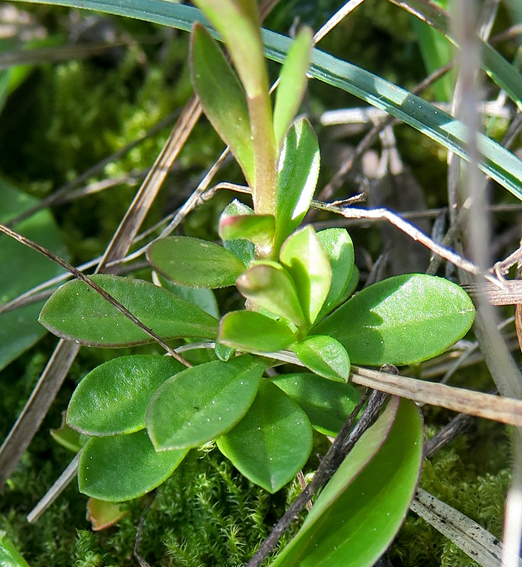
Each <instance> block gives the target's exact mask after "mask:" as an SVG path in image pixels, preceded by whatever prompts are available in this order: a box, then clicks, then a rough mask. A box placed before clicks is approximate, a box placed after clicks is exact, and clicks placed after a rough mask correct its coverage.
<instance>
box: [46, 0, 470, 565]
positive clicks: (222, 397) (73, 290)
mask: <svg viewBox="0 0 522 567" xmlns="http://www.w3.org/2000/svg"><path fill="white" fill-rule="evenodd" d="M199 5H200V7H201V9H202V10H203V11H204V12H205V13H206V15H207V16H208V18H209V19H210V20H211V22H212V24H213V25H214V26H215V28H216V29H217V30H218V31H219V33H220V34H221V35H222V37H223V38H224V40H225V43H226V45H227V47H228V49H229V53H230V56H231V59H232V62H233V64H234V66H235V71H234V69H233V68H232V66H231V65H230V64H229V63H228V62H227V60H226V58H225V56H224V55H223V53H222V52H221V50H220V48H219V47H218V45H217V44H216V42H215V40H214V39H212V36H211V35H210V33H209V32H208V31H206V29H205V28H204V27H203V26H201V25H199V24H197V25H196V26H195V27H194V29H193V32H192V39H191V72H192V80H193V84H194V88H195V90H196V92H197V94H198V96H199V99H200V101H201V104H202V106H203V109H204V111H205V113H206V115H207V117H208V118H209V120H210V121H211V123H212V124H213V126H214V128H215V129H216V131H217V132H218V133H219V134H220V135H221V137H222V138H223V140H224V141H225V142H227V144H229V146H230V148H231V150H232V152H233V154H234V156H235V157H236V160H237V162H238V163H239V165H240V167H241V169H242V171H243V173H244V176H245V179H246V181H247V184H248V186H249V189H250V191H251V193H252V201H253V209H250V208H249V207H247V206H246V205H244V204H242V203H240V202H238V201H234V202H232V203H230V204H229V205H228V207H227V208H226V209H225V211H224V213H223V215H222V216H221V219H220V225H219V233H220V236H221V238H222V240H223V244H224V246H219V245H217V244H214V243H211V242H207V241H203V240H199V239H195V238H188V237H178V236H174V237H167V238H163V239H160V240H158V241H156V242H154V243H152V244H151V245H150V247H149V249H148V259H149V262H150V263H151V265H152V266H153V268H154V269H155V271H156V277H157V279H158V282H160V283H161V284H162V286H161V287H160V286H157V285H153V284H151V283H148V282H145V281H140V280H133V279H129V278H123V277H118V276H113V275H95V276H92V277H91V278H90V281H91V283H93V285H94V286H97V288H98V290H99V289H100V288H101V290H103V291H104V292H105V294H106V297H104V296H102V295H100V294H98V293H96V292H95V290H93V288H92V287H90V286H89V285H86V283H85V282H83V281H73V282H70V283H68V284H66V285H64V286H63V287H61V288H60V289H58V290H57V291H56V292H55V293H54V294H53V296H52V297H51V298H50V299H49V300H48V302H47V303H46V305H45V307H44V309H43V310H42V313H41V315H40V321H41V322H42V323H43V324H44V325H45V326H46V327H47V328H48V329H49V330H51V331H52V332H53V333H55V334H56V335H58V336H60V337H63V338H67V339H71V340H75V341H77V342H80V343H82V344H85V345H90V346H110V347H119V346H131V345H136V344H140V343H143V342H147V341H150V336H151V330H152V331H153V332H154V333H155V336H157V337H159V338H160V339H161V341H163V342H162V343H161V344H162V345H164V346H166V347H167V349H168V350H169V353H170V354H175V353H174V352H173V351H172V349H171V348H170V347H169V345H168V344H167V343H165V342H164V341H170V340H171V339H183V340H186V341H194V340H200V341H204V342H205V345H204V346H205V347H214V353H215V354H214V358H215V359H214V360H211V361H210V362H203V363H200V364H196V365H195V366H191V365H190V364H189V363H188V362H187V361H186V360H184V359H182V358H181V357H180V356H179V355H175V356H173V357H162V356H159V355H132V356H126V357H120V358H117V359H114V360H111V361H110V362H107V363H105V364H103V365H101V366H99V367H98V368H96V369H94V370H93V371H92V372H90V373H89V374H88V375H87V376H86V377H85V378H84V379H83V380H82V382H81V383H80V385H79V386H78V388H77V390H76V391H75V393H74V395H73V398H72V399H71V402H70V404H69V408H68V412H67V423H68V425H69V426H70V427H72V428H73V429H75V430H77V431H79V432H81V433H83V434H85V436H86V438H85V439H86V441H85V444H84V446H83V449H82V453H81V457H80V464H79V472H78V478H79V486H80V490H81V491H82V492H84V493H85V494H87V495H89V496H91V497H93V498H97V499H101V500H104V501H110V502H120V501H125V500H129V499H133V498H137V497H139V496H142V495H143V494H145V493H147V492H149V491H150V490H152V489H154V488H155V487H157V486H158V485H159V484H161V483H162V482H164V481H165V480H166V479H167V478H168V477H169V476H170V475H171V474H172V472H173V471H174V470H175V469H176V467H177V466H178V465H179V464H180V463H181V462H182V460H183V459H184V457H185V455H186V454H187V452H188V451H189V450H190V449H197V448H198V447H201V446H202V445H204V444H206V443H209V442H213V441H216V443H217V446H218V448H219V450H220V451H221V452H222V453H223V454H224V455H225V456H226V457H227V458H228V459H230V461H231V462H232V463H233V464H234V465H235V467H236V468H237V469H239V470H240V471H241V472H242V473H243V474H244V475H245V476H246V477H248V478H249V479H250V480H251V481H253V482H254V483H256V484H258V485H259V486H261V487H263V488H265V489H266V490H268V491H270V492H275V491H277V490H279V489H280V488H281V487H283V486H284V485H285V484H287V483H288V482H289V481H290V480H292V478H293V477H294V476H295V475H296V474H297V473H298V471H299V470H300V469H301V468H302V467H303V466H304V464H305V463H306V462H307V460H308V458H309V456H310V452H311V450H312V435H313V429H316V430H317V431H319V432H320V433H325V434H329V435H335V434H337V433H338V432H339V430H340V429H341V427H342V425H343V423H344V422H345V421H346V420H347V419H348V418H349V416H350V414H351V413H352V412H353V410H354V409H355V408H356V407H357V403H358V401H359V396H360V394H359V392H358V390H356V389H355V388H354V387H353V386H352V385H351V384H349V383H348V379H349V375H350V364H351V363H353V364H363V365H369V366H381V365H383V364H394V365H405V364H411V363H417V362H420V361H422V360H426V359H428V358H431V357H433V356H435V355H437V354H439V353H441V352H443V351H444V350H445V349H446V348H448V347H449V346H451V345H452V344H453V343H454V342H455V341H457V340H458V339H459V338H461V337H462V336H463V335H464V334H465V333H466V332H467V331H468V330H469V328H470V326H471V324H472V322H473V316H474V309H473V305H472V303H471V301H470V299H469V297H468V296H467V294H466V293H465V292H464V291H463V290H462V289H461V288H459V287H458V286H456V285H454V284H452V283H451V282H449V281H447V280H444V279H441V278H436V277H431V276H426V275H418V274H410V275H404V276H397V277H394V278H390V279H388V280H384V281H382V282H379V283H377V284H374V285H372V286H369V287H368V288H366V289H365V290H363V291H361V292H359V293H358V294H356V295H355V296H353V297H351V296H352V294H353V292H354V290H355V289H356V286H357V281H358V275H357V270H356V268H355V267H354V253H353V245H352V242H351V239H350V237H349V235H348V233H347V232H346V231H345V230H344V229H327V230H324V231H320V232H316V231H315V230H314V229H313V228H312V227H311V226H310V225H307V226H305V227H304V228H299V226H300V224H301V222H302V221H303V219H304V217H305V215H306V213H307V212H308V210H309V208H310V206H311V203H312V197H313V193H314V190H315V186H316V183H317V177H318V173H319V148H318V143H317V139H316V137H315V134H314V132H313V129H312V127H311V125H310V123H309V122H308V121H307V120H306V119H305V118H297V119H295V115H296V113H297V112H298V109H299V106H300V102H301V99H302V96H303V93H304V90H305V86H306V75H305V73H306V70H307V68H308V65H309V59H310V52H311V47H312V34H311V32H310V30H308V29H307V28H304V29H302V30H301V31H300V33H299V34H298V36H297V38H296V40H295V42H294V44H293V46H292V48H291V49H290V50H289V52H288V56H287V58H286V60H285V63H284V65H283V67H282V70H281V74H280V83H279V86H278V88H277V92H276V98H275V103H274V107H273V109H272V103H271V100H270V95H269V88H268V76H267V71H266V67H265V62H264V54H263V44H262V39H261V32H260V27H259V21H258V16H257V7H256V5H255V3H253V2H249V1H247V0H245V1H244V2H242V3H235V2H232V1H229V0H223V1H221V2H218V1H212V0H209V1H208V2H206V1H201V2H199ZM245 53H247V54H248V58H246V59H245V58H244V54H245ZM236 72H237V74H236ZM233 285H236V287H237V289H238V290H239V292H240V293H241V295H242V296H243V297H244V298H245V299H246V308H245V309H241V310H235V311H231V312H229V313H227V314H225V315H224V317H222V318H221V320H220V321H218V319H217V318H216V317H215V316H214V315H215V313H213V314H210V313H208V306H209V305H215V300H214V299H213V295H212V291H211V289H215V288H221V287H228V286H233ZM179 286H184V287H185V288H186V287H187V286H188V287H192V288H196V289H197V288H203V289H202V290H199V291H200V292H199V293H194V294H190V296H187V295H186V293H185V292H182V289H184V288H183V287H179ZM182 293H185V297H186V298H187V299H184V298H182V297H181V295H182ZM107 296H109V297H110V298H111V299H112V300H113V303H112V304H111V303H108V302H107ZM114 301H115V302H117V303H118V304H120V306H123V307H124V308H125V309H126V310H127V312H126V313H122V311H121V310H120V309H118V307H117V306H115V305H114ZM129 313H131V314H132V315H133V316H134V317H135V318H136V319H137V320H138V322H139V323H140V324H137V321H136V320H131V319H129V317H128V315H129ZM195 346H197V345H195ZM284 350H288V351H291V352H292V353H293V355H295V356H294V358H293V360H294V361H298V362H300V363H301V364H302V365H303V366H305V367H306V368H308V369H309V370H310V371H311V373H293V374H285V373H284V371H283V373H282V374H280V375H279V376H277V377H275V378H271V377H269V376H268V377H264V376H263V375H264V373H265V371H266V370H268V369H270V368H273V367H275V366H279V365H280V364H281V363H280V361H279V358H280V357H281V356H280V353H279V354H278V351H284ZM403 448H404V449H403ZM421 448H422V423H421V419H420V415H419V412H418V410H417V409H416V407H415V406H414V404H412V403H411V402H408V401H406V400H402V401H399V400H398V399H394V400H392V401H391V402H390V403H389V404H388V406H387V407H386V409H385V410H384V411H383V413H382V415H381V416H380V417H379V419H378V420H377V422H376V423H375V425H373V426H372V427H371V428H370V429H368V431H367V432H366V433H365V434H364V435H363V436H362V437H361V439H360V441H359V442H358V443H357V445H356V446H355V448H354V450H353V451H352V452H351V453H350V455H349V457H348V458H347V459H346V460H345V461H344V462H343V463H342V465H341V466H340V468H339V471H338V473H336V474H335V475H334V476H333V478H332V480H331V481H330V483H329V485H328V486H327V487H326V489H325V490H324V492H323V493H322V494H321V496H320V497H319V498H318V499H317V501H316V504H315V507H314V511H313V513H312V514H310V515H309V517H308V519H307V521H306V522H305V524H304V525H303V527H302V531H301V532H300V534H299V535H298V536H297V537H296V538H295V540H293V541H292V543H291V544H290V545H289V546H288V547H287V548H286V549H285V550H284V551H283V553H282V554H281V555H280V556H279V557H278V558H277V559H276V560H275V563H274V564H275V565H278V566H282V565H285V566H289V565H296V564H300V565H312V564H313V565H318V564H322V563H321V561H325V562H326V563H324V564H325V565H326V564H331V563H332V562H335V561H337V560H339V559H340V558H343V561H346V558H347V557H348V556H350V557H351V559H350V560H351V561H352V563H350V564H353V565H371V564H373V562H374V561H375V560H376V559H377V558H378V557H379V555H380V554H381V553H382V552H383V551H384V550H385V549H386V547H387V546H388V544H389V542H390V541H391V539H392V538H393V536H394V534H395V532H396V530H397V529H398V527H399V525H400V523H401V522H402V519H403V518H404V515H405V513H406V511H407V509H408V505H409V502H410V500H411V498H412V496H413V492H414V488H415V485H416V482H417V479H418V475H419V471H420V467H421V458H422V450H421ZM390 475H391V476H392V478H391V479H390V478H389V476H390ZM375 487H379V488H378V489H377V490H376V489H375ZM370 490H371V491H374V490H376V492H375V494H376V495H375V496H374V497H372V498H370V499H368V498H361V494H365V493H366V492H367V491H370ZM372 493H373V492H372ZM346 509H350V510H351V512H350V515H351V518H350V520H349V521H347V522H339V521H338V517H339V515H342V514H344V513H345V510H346ZM354 510H355V511H356V513H354ZM376 517H378V518H383V517H384V518H386V522H385V523H382V522H381V523H379V522H375V521H374V518H376ZM358 518H365V519H366V520H365V521H364V522H362V520H358ZM355 526H359V527H360V526H363V527H362V528H361V529H362V531H363V535H362V536H361V534H358V535H357V536H355V535H354V534H355V532H354V527H355ZM327 534H329V535H330V536H331V539H329V538H328V537H326V535H327ZM314 538H315V539H314ZM356 540H357V543H358V548H357V550H356V551H354V545H353V544H354V543H355V541H356ZM310 542H313V545H310ZM316 542H317V543H318V546H316ZM341 542H343V544H342V545H341V544H340V543H341Z"/></svg>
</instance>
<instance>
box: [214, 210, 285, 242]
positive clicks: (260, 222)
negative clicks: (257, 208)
mask: <svg viewBox="0 0 522 567" xmlns="http://www.w3.org/2000/svg"><path fill="white" fill-rule="evenodd" d="M274 230H275V217H274V216H273V215H251V214H248V215H239V216H226V217H222V218H221V222H220V223H219V236H220V237H221V238H222V239H223V240H232V239H244V240H250V242H253V243H254V244H256V245H257V246H261V247H263V248H264V247H270V246H272V243H273V241H274Z"/></svg>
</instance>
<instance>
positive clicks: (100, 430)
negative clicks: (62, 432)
mask: <svg viewBox="0 0 522 567" xmlns="http://www.w3.org/2000/svg"><path fill="white" fill-rule="evenodd" d="M185 368H186V367H185V366H184V365H183V364H181V362H178V361H177V360H175V359H174V358H172V357H170V356H154V355H135V356H122V357H120V358H115V359H114V360H109V361H108V362H106V363H104V364H101V365H100V366H98V367H97V368H95V369H94V370H92V371H91V372H89V373H88V374H87V376H85V377H84V378H83V380H82V381H81V382H80V383H79V384H78V387H77V388H76V390H75V391H74V393H73V395H72V398H71V401H70V402H69V407H68V409H67V423H68V425H70V426H71V427H73V428H74V429H76V430H77V431H80V432H82V433H86V434H87V435H95V436H102V437H103V436H107V435H120V434H123V433H133V432H135V431H139V430H140V429H144V427H145V414H146V412H147V406H148V404H149V402H150V399H151V398H152V396H153V394H154V392H155V391H156V390H157V389H158V388H159V387H160V386H161V385H162V384H163V383H164V382H165V381H166V380H168V379H169V378H170V377H171V376H174V374H177V373H178V372H181V371H182V370H185Z"/></svg>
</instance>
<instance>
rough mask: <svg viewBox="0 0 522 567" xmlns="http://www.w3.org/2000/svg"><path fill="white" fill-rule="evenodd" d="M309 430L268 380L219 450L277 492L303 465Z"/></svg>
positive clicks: (221, 440) (220, 442)
mask: <svg viewBox="0 0 522 567" xmlns="http://www.w3.org/2000/svg"><path fill="white" fill-rule="evenodd" d="M312 437H313V436H312V427H311V425H310V421H309V420H308V417H307V416H306V414H305V413H304V412H303V410H302V409H301V408H300V407H299V406H298V405H297V404H296V403H295V402H293V401H292V400H291V399H290V398H289V397H288V396H287V395H286V394H285V393H284V392H283V391H281V390H280V389H279V388H277V387H276V386H274V385H273V384H272V383H271V382H270V381H269V380H262V381H261V385H260V387H259V391H258V393H257V396H256V399H255V401H254V403H253V404H252V406H251V408H250V409H249V410H248V413H247V414H246V415H245V417H244V418H243V419H242V420H241V421H240V422H239V424H238V425H236V427H234V429H232V431H229V432H228V433H227V434H226V435H224V436H223V437H220V438H219V439H218V441H217V444H218V448H219V450H220V451H221V452H222V453H223V454H224V455H225V456H226V457H227V458H228V459H230V460H231V461H232V464H233V465H234V466H235V467H236V468H237V469H238V470H239V471H240V472H241V473H242V474H243V475H245V476H246V477H247V478H248V479H250V480H251V481H252V482H254V483H255V484H257V485H258V486H261V487H263V488H264V489H265V490H268V491H269V492H271V493H274V492H277V491H278V490H279V489H280V488H282V487H283V486H284V485H285V484H287V483H288V482H290V481H291V480H292V479H293V478H294V476H295V475H296V474H297V473H298V472H299V470H300V469H301V468H302V467H303V466H304V465H305V463H306V461H307V460H308V457H309V456H310V452H311V451H312V440H313V439H312Z"/></svg>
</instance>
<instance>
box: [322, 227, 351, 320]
mask: <svg viewBox="0 0 522 567" xmlns="http://www.w3.org/2000/svg"><path fill="white" fill-rule="evenodd" d="M317 238H318V239H319V242H320V243H321V244H322V246H323V248H324V251H325V252H326V255H327V256H328V260H329V261H330V267H331V268H332V283H331V285H330V291H329V292H328V296H327V297H326V300H325V302H324V305H323V307H322V309H321V312H320V313H319V315H318V316H317V318H318V319H319V320H320V319H322V318H323V317H324V316H325V315H326V314H327V313H329V312H330V311H331V310H332V309H333V308H334V307H337V306H338V305H339V304H340V303H341V302H342V301H343V299H344V297H345V293H346V291H347V289H348V287H349V285H350V281H351V277H352V273H353V269H354V259H355V256H354V251H353V242H352V239H351V238H350V235H349V234H348V231H347V230H346V229H344V228H328V229H326V230H321V231H320V232H318V233H317Z"/></svg>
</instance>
